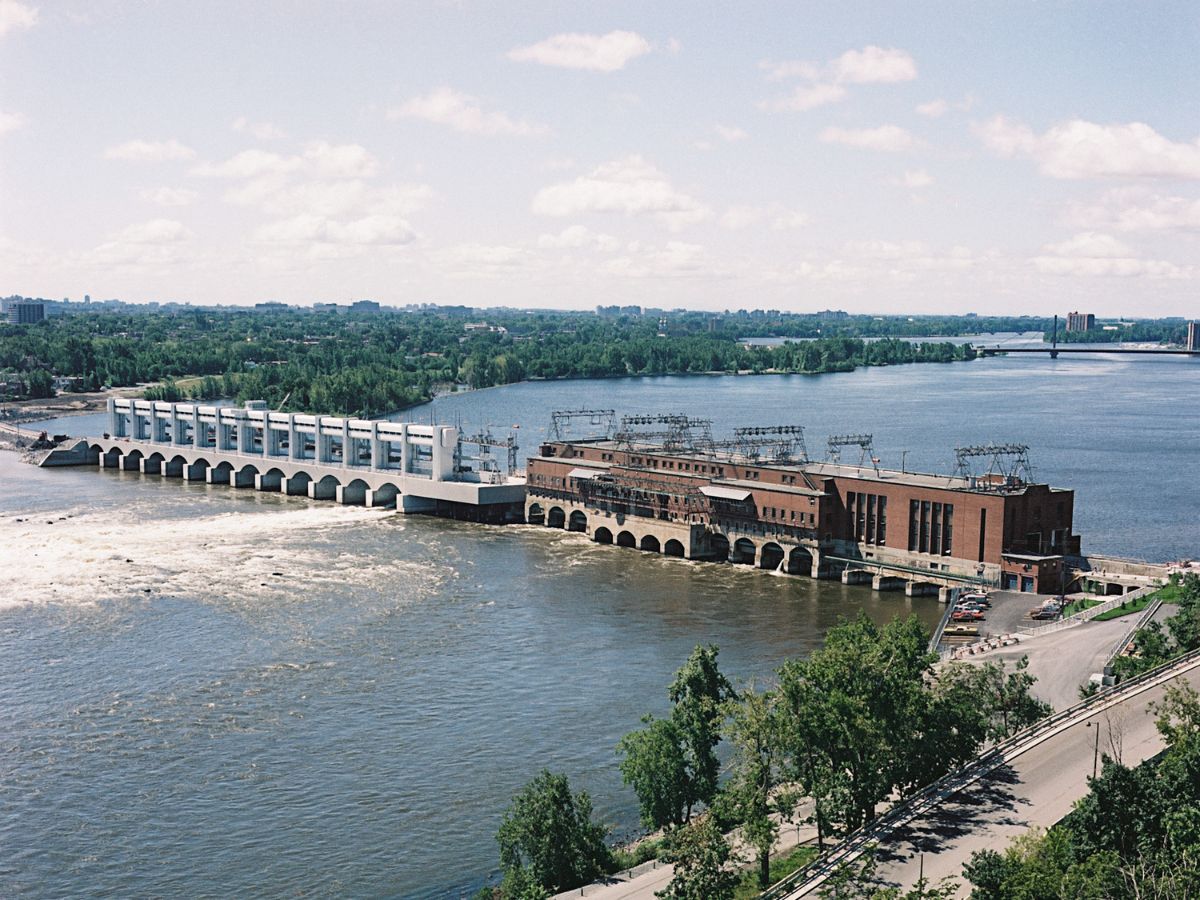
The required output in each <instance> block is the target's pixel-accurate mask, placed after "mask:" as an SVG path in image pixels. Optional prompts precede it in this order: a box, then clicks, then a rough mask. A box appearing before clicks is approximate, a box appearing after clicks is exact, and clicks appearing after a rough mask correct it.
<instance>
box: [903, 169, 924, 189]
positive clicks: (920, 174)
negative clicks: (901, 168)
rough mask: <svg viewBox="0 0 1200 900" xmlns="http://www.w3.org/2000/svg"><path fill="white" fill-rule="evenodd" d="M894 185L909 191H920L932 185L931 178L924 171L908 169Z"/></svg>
mask: <svg viewBox="0 0 1200 900" xmlns="http://www.w3.org/2000/svg"><path fill="white" fill-rule="evenodd" d="M896 184H898V185H900V186H901V187H906V188H908V189H909V190H920V189H921V188H927V187H929V186H930V185H931V184H933V176H932V175H930V174H929V173H928V172H926V171H925V170H924V169H910V170H909V171H907V172H905V173H904V175H903V176H901V177H900V178H898V179H896Z"/></svg>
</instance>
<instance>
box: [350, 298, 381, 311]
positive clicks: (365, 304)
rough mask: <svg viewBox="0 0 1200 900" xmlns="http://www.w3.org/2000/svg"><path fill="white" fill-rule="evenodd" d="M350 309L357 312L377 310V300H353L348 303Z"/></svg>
mask: <svg viewBox="0 0 1200 900" xmlns="http://www.w3.org/2000/svg"><path fill="white" fill-rule="evenodd" d="M350 311H351V312H357V313H377V312H379V302H378V301H376V300H355V301H354V302H353V303H351V304H350Z"/></svg>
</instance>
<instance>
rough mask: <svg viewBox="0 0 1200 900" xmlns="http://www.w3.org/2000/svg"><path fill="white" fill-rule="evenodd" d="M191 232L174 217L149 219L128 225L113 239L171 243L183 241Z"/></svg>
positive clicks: (137, 242) (130, 241)
mask: <svg viewBox="0 0 1200 900" xmlns="http://www.w3.org/2000/svg"><path fill="white" fill-rule="evenodd" d="M191 236H192V233H191V232H190V231H188V229H187V228H186V227H185V226H184V224H183V223H182V222H177V221H175V220H174V219H151V220H150V221H149V222H140V223H138V224H136V225H129V226H127V227H126V228H123V229H121V231H119V232H118V233H117V234H116V237H115V240H118V241H123V242H124V243H128V244H173V243H175V242H176V241H185V240H187V239H188V238H190V237H191Z"/></svg>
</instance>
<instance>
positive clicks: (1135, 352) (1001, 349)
mask: <svg viewBox="0 0 1200 900" xmlns="http://www.w3.org/2000/svg"><path fill="white" fill-rule="evenodd" d="M975 349H976V350H978V351H979V352H980V353H981V354H982V355H983V356H996V355H997V354H999V353H1049V354H1050V358H1051V359H1055V358H1057V357H1058V355H1059V354H1060V353H1124V354H1128V355H1132V356H1200V350H1176V349H1166V350H1150V349H1146V348H1133V347H1058V346H1050V347H1005V346H1002V345H1000V346H995V347H976V348H975Z"/></svg>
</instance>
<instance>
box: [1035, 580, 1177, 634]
mask: <svg viewBox="0 0 1200 900" xmlns="http://www.w3.org/2000/svg"><path fill="white" fill-rule="evenodd" d="M1156 590H1158V588H1156V587H1144V588H1138V589H1137V590H1136V591H1130V592H1129V593H1128V594H1121V595H1119V596H1116V597H1112V598H1110V599H1108V600H1105V601H1104V602H1103V603H1099V604H1097V605H1096V606H1090V607H1088V608H1087V609H1082V610H1080V611H1079V612H1077V613H1075V614H1074V615H1071V616H1067V617H1066V618H1063V619H1059V620H1058V621H1057V622H1050V623H1049V624H1047V625H1035V626H1033V627H1032V628H1018V629H1015V630H1014V631H1013V634H1020V635H1024V636H1025V637H1035V636H1037V635H1039V634H1049V633H1051V632H1053V631H1062V630H1063V629H1064V628H1071V627H1073V626H1075V625H1081V624H1082V623H1084V622H1089V621H1091V620H1092V619H1094V618H1096V616H1098V615H1101V614H1102V613H1106V612H1108V611H1109V610H1113V609H1116V608H1117V607H1119V606H1120V605H1121V604H1122V603H1128V602H1129V601H1130V600H1138V599H1140V598H1142V597H1144V596H1146V594H1149V593H1152V592H1154V591H1156Z"/></svg>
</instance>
